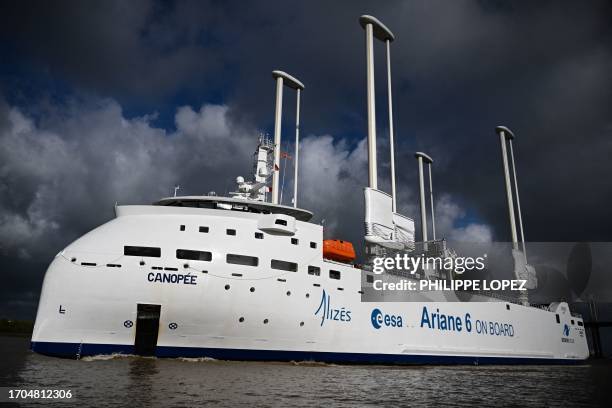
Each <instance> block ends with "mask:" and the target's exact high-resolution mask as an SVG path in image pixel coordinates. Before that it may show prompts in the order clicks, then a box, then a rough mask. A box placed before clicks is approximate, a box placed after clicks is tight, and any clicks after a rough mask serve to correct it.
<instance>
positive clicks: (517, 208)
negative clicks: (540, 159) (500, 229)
mask: <svg viewBox="0 0 612 408" xmlns="http://www.w3.org/2000/svg"><path fill="white" fill-rule="evenodd" d="M509 144H510V159H511V160H512V175H513V177H514V194H515V195H516V210H517V212H518V219H519V229H520V230H521V243H522V246H523V255H524V256H525V262H527V249H526V248H525V233H524V232H523V217H522V216H521V200H520V199H519V192H518V181H517V180H516V167H515V165H514V149H513V148H512V139H510V140H509Z"/></svg>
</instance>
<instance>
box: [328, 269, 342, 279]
mask: <svg viewBox="0 0 612 408" xmlns="http://www.w3.org/2000/svg"><path fill="white" fill-rule="evenodd" d="M329 277H330V279H340V271H334V270H330V271H329Z"/></svg>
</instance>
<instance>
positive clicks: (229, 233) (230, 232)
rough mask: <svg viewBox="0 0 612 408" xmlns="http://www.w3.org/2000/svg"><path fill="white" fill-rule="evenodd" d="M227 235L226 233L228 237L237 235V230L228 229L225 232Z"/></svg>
mask: <svg viewBox="0 0 612 408" xmlns="http://www.w3.org/2000/svg"><path fill="white" fill-rule="evenodd" d="M225 233H226V234H227V235H236V230H235V229H231V228H228V229H226V230H225Z"/></svg>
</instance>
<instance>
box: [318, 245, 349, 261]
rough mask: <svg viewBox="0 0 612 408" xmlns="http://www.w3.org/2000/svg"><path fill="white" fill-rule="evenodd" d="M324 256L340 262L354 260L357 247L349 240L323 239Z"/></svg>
mask: <svg viewBox="0 0 612 408" xmlns="http://www.w3.org/2000/svg"><path fill="white" fill-rule="evenodd" d="M323 258H325V259H331V260H332V261H338V262H353V261H354V260H355V249H354V248H353V244H351V243H350V242H348V241H342V240H340V239H326V240H324V241H323Z"/></svg>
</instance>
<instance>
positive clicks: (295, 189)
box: [293, 88, 302, 208]
mask: <svg viewBox="0 0 612 408" xmlns="http://www.w3.org/2000/svg"><path fill="white" fill-rule="evenodd" d="M301 93H302V89H300V88H298V89H297V90H296V94H297V101H296V114H295V162H294V172H295V174H294V175H293V207H294V208H297V192H298V165H299V153H300V148H299V147H300V95H301Z"/></svg>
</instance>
